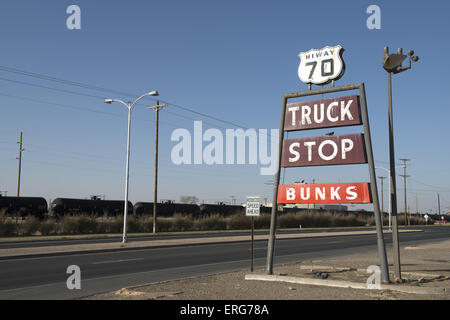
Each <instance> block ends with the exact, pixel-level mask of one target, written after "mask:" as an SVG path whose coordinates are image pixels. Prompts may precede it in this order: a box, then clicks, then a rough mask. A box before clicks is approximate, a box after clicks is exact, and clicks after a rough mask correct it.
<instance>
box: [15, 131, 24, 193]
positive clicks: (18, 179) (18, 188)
mask: <svg viewBox="0 0 450 320" xmlns="http://www.w3.org/2000/svg"><path fill="white" fill-rule="evenodd" d="M17 143H18V144H19V157H18V158H16V159H18V160H19V175H18V177H17V196H18V197H19V196H20V173H21V170H22V151H23V150H24V149H23V148H22V131H20V140H19V142H17Z"/></svg>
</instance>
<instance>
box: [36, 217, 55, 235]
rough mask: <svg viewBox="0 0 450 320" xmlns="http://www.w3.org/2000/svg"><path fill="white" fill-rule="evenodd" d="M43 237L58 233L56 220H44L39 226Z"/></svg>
mask: <svg viewBox="0 0 450 320" xmlns="http://www.w3.org/2000/svg"><path fill="white" fill-rule="evenodd" d="M39 231H40V233H41V235H43V236H48V235H50V234H55V233H56V232H57V224H56V221H54V220H50V219H49V220H44V221H42V222H41V223H40V225H39Z"/></svg>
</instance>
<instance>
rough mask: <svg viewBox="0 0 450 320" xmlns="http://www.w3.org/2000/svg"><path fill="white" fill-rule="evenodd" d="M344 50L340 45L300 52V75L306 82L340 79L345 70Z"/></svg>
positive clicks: (326, 81)
mask: <svg viewBox="0 0 450 320" xmlns="http://www.w3.org/2000/svg"><path fill="white" fill-rule="evenodd" d="M343 51H344V49H343V48H342V47H341V46H339V45H338V46H334V47H329V46H327V47H325V48H322V49H311V50H309V51H307V52H300V54H299V55H298V56H299V57H300V65H299V66H298V77H299V78H300V80H301V81H302V82H304V83H307V84H309V83H313V84H317V85H319V84H327V83H330V82H331V80H338V79H339V78H341V77H342V75H343V74H344V71H345V63H344V60H342V53H343Z"/></svg>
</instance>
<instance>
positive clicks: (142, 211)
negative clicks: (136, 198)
mask: <svg viewBox="0 0 450 320" xmlns="http://www.w3.org/2000/svg"><path fill="white" fill-rule="evenodd" d="M156 210H157V215H158V216H162V217H171V216H173V215H174V214H175V213H180V214H182V215H192V216H194V217H197V216H198V215H199V214H200V208H199V206H198V205H196V204H187V203H174V202H161V203H157V204H156ZM134 214H135V215H153V202H136V203H135V204H134Z"/></svg>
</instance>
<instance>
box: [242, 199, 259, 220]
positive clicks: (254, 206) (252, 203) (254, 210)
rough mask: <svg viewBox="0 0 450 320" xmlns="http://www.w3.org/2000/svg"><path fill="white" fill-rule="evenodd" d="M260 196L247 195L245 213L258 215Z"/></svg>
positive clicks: (250, 215) (251, 215)
mask: <svg viewBox="0 0 450 320" xmlns="http://www.w3.org/2000/svg"><path fill="white" fill-rule="evenodd" d="M259 207H260V198H259V197H258V196H247V205H246V207H245V215H246V216H248V217H259Z"/></svg>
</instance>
